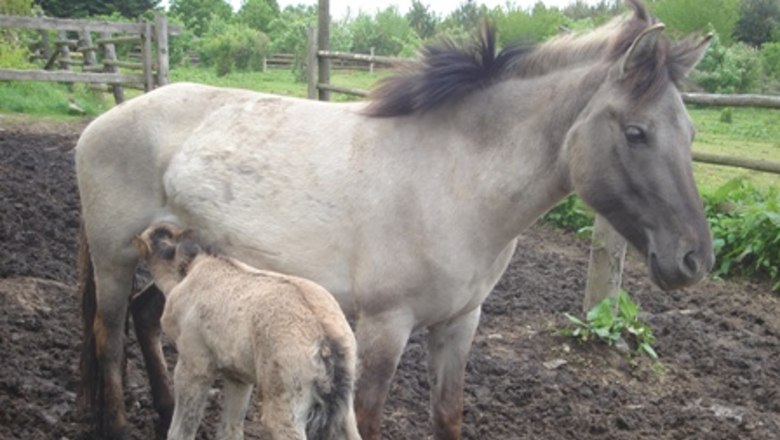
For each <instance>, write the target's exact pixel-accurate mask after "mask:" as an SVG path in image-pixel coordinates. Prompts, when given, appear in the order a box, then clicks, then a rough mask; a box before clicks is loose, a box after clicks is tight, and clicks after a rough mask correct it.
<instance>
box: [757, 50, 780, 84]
mask: <svg viewBox="0 0 780 440" xmlns="http://www.w3.org/2000/svg"><path fill="white" fill-rule="evenodd" d="M761 63H762V66H763V70H764V75H766V76H767V77H769V78H771V79H774V80H780V42H771V43H765V44H764V45H763V46H761Z"/></svg>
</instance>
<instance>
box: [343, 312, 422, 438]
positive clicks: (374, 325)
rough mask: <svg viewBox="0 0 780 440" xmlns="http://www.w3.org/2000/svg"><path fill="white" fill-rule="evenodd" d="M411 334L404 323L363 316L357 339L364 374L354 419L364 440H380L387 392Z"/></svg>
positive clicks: (400, 320)
mask: <svg viewBox="0 0 780 440" xmlns="http://www.w3.org/2000/svg"><path fill="white" fill-rule="evenodd" d="M404 318H405V317H404ZM411 332H412V326H411V324H410V323H409V322H407V321H406V320H405V319H393V318H385V319H382V317H378V316H362V317H361V318H360V319H359V320H358V323H357V329H356V331H355V337H356V339H357V346H358V359H360V366H361V372H360V377H359V378H358V381H357V387H356V390H355V415H356V417H357V422H358V429H359V431H360V435H361V437H362V438H363V440H379V434H380V427H381V422H382V410H383V409H384V406H385V400H386V399H387V391H388V390H389V389H390V383H391V382H392V380H393V375H394V374H395V369H396V367H397V366H398V361H399V360H400V359H401V354H403V351H404V347H405V346H406V342H407V340H408V339H409V335H410V334H411Z"/></svg>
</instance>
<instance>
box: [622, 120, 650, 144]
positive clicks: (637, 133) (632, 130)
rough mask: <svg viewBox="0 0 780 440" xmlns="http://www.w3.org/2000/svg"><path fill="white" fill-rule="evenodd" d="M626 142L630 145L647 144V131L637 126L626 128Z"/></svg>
mask: <svg viewBox="0 0 780 440" xmlns="http://www.w3.org/2000/svg"><path fill="white" fill-rule="evenodd" d="M626 140H627V141H628V143H630V144H643V143H645V142H647V136H646V135H645V131H644V130H643V129H642V128H640V127H637V126H636V125H629V126H628V127H626Z"/></svg>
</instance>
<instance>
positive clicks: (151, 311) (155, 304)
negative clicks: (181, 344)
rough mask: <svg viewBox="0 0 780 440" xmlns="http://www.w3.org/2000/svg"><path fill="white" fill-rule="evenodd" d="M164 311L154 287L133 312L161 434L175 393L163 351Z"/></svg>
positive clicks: (136, 299)
mask: <svg viewBox="0 0 780 440" xmlns="http://www.w3.org/2000/svg"><path fill="white" fill-rule="evenodd" d="M164 308H165V295H163V293H162V292H161V291H160V289H158V288H157V286H155V285H154V284H150V285H149V286H147V287H146V288H145V289H144V290H143V291H142V292H140V293H139V294H138V295H136V296H135V297H134V298H133V301H132V303H130V312H131V313H132V315H133V324H134V325H135V334H136V336H137V337H138V343H139V344H140V345H141V353H143V356H144V363H145V364H146V372H147V373H148V375H149V383H150V384H151V387H152V400H153V402H154V409H156V410H157V413H158V414H159V415H160V424H159V429H160V432H162V433H165V432H167V431H168V427H169V426H170V423H171V416H172V415H173V394H172V392H171V386H170V383H169V380H168V367H167V365H166V363H165V358H164V357H163V352H162V343H161V341H160V335H161V334H162V330H161V327H160V317H161V316H162V313H163V309H164Z"/></svg>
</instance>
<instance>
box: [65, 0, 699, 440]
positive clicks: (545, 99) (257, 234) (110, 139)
mask: <svg viewBox="0 0 780 440" xmlns="http://www.w3.org/2000/svg"><path fill="white" fill-rule="evenodd" d="M630 5H631V7H632V8H633V14H632V15H631V16H627V17H624V18H622V19H620V20H617V21H615V22H613V23H611V24H609V25H607V26H605V27H603V28H600V29H598V30H596V31H594V32H592V33H590V34H585V35H580V36H577V35H569V36H563V37H560V38H557V39H554V40H552V41H551V42H548V43H545V44H542V45H539V46H535V47H524V48H523V47H516V48H508V49H505V50H503V51H501V52H500V53H498V54H496V52H495V50H494V35H493V32H492V31H491V30H490V29H485V31H484V32H483V33H482V35H481V37H480V38H478V39H477V42H476V43H475V44H474V45H473V47H467V48H460V47H456V46H455V45H453V44H444V45H440V46H436V47H429V48H427V49H426V50H424V52H423V55H422V59H421V61H420V62H419V64H418V65H416V66H413V67H412V68H410V69H409V70H407V71H405V72H404V73H402V74H400V75H399V76H396V77H392V78H390V79H389V80H387V81H385V82H384V83H383V84H382V85H380V87H379V88H378V89H377V90H376V91H375V93H374V95H373V98H372V99H371V100H370V101H369V103H368V104H367V105H366V104H332V103H323V102H315V101H307V100H300V99H293V98H284V97H278V96H270V95H263V94H258V93H253V92H248V91H243V90H228V89H218V88H212V87H206V86H200V85H194V84H176V85H172V86H168V87H164V88H161V89H158V90H156V91H154V92H152V93H148V94H146V95H144V96H141V97H139V98H136V99H134V100H132V101H130V102H127V103H125V104H122V105H121V106H118V107H117V108H116V109H114V110H111V111H109V112H107V113H106V114H105V115H103V116H101V117H100V118H98V119H97V120H95V121H94V122H93V123H92V124H91V125H90V126H89V127H88V128H87V129H86V130H85V132H84V134H83V135H82V137H81V139H80V140H79V143H78V147H77V171H78V182H79V189H80V193H81V200H82V204H83V221H84V239H85V240H86V242H85V246H84V248H83V249H84V250H85V252H83V253H82V255H83V257H84V258H83V259H82V261H83V263H84V266H83V268H84V269H83V272H82V273H83V274H84V277H83V283H82V285H83V302H84V330H85V343H84V351H83V355H82V367H83V373H82V374H83V384H84V390H83V394H82V395H83V396H84V397H85V398H86V400H87V401H88V402H90V403H92V404H93V405H96V407H97V408H98V409H99V410H100V420H101V421H102V426H103V429H104V431H105V432H106V433H107V434H108V435H110V436H112V437H117V438H121V437H122V436H124V435H125V434H126V430H127V426H126V425H127V422H126V420H125V417H124V407H123V403H122V402H123V400H122V397H123V389H122V372H121V366H122V363H123V356H124V340H123V335H124V333H123V329H124V325H125V320H126V314H127V311H128V305H129V303H130V301H129V298H130V296H131V287H130V286H131V284H132V280H133V273H134V271H135V268H136V263H137V257H136V253H135V251H134V249H133V247H132V244H131V243H132V238H133V236H134V235H136V234H138V233H140V232H141V231H143V230H144V228H146V227H147V226H148V225H149V224H150V223H153V222H157V221H168V222H175V223H179V224H182V225H185V226H187V227H189V228H192V229H194V230H196V231H198V233H199V239H200V240H202V241H205V242H213V243H216V244H217V245H218V246H219V247H221V248H222V249H223V250H224V251H225V252H227V253H229V254H232V255H234V256H236V257H237V258H239V259H241V260H244V261H246V262H248V263H250V264H252V265H253V266H256V267H261V268H266V269H270V270H275V271H279V272H282V273H289V274H292V275H296V276H300V277H304V278H309V279H311V280H314V281H315V282H317V283H319V284H321V285H323V286H325V287H326V288H327V289H328V290H329V291H330V292H332V293H333V295H334V296H335V297H336V299H337V301H338V302H339V304H340V305H341V307H342V308H343V309H344V311H345V312H347V314H350V315H353V316H356V317H357V318H358V320H357V326H356V336H357V340H358V347H359V357H360V360H361V364H362V373H361V376H360V379H359V381H358V385H357V395H356V400H355V405H356V413H357V417H358V420H359V426H360V432H361V434H362V436H363V438H364V439H365V440H375V439H377V438H379V428H380V415H381V412H382V408H383V405H384V402H385V397H386V394H387V391H388V388H389V385H390V382H391V379H392V377H393V374H394V372H395V368H396V366H397V363H398V361H399V358H400V356H401V353H402V351H403V349H404V346H405V344H406V342H407V339H408V338H409V335H410V334H411V333H412V332H414V331H416V330H419V329H427V330H428V335H427V338H428V344H427V347H428V351H429V360H428V363H429V365H428V366H429V369H430V375H431V381H432V385H431V400H432V418H433V432H434V438H436V439H439V440H442V439H457V438H459V437H460V425H461V419H462V405H463V404H462V388H463V377H464V369H465V364H466V359H467V356H468V353H469V348H470V345H471V341H472V338H473V336H474V332H475V330H476V327H477V323H478V321H479V316H480V305H481V303H482V301H483V300H484V299H485V297H486V296H487V295H488V293H489V292H490V291H491V289H492V287H493V286H494V285H495V283H496V282H497V281H498V279H499V277H500V276H501V274H502V273H503V272H504V270H505V268H506V267H507V264H508V263H509V260H510V257H511V255H512V253H513V252H514V250H515V243H516V237H517V236H518V235H519V234H520V233H521V232H522V231H523V230H524V229H525V228H526V227H528V226H529V225H530V224H531V223H532V222H533V221H534V220H535V219H536V218H538V217H539V216H540V215H541V214H543V213H544V212H545V211H547V210H548V209H549V208H551V207H552V206H553V205H555V204H556V203H557V202H558V201H560V200H561V199H562V198H563V197H565V196H566V195H567V194H570V193H572V192H575V193H577V194H579V195H580V196H581V197H582V198H583V199H584V200H585V201H586V202H587V203H589V204H590V205H591V206H592V207H593V208H595V210H596V211H597V212H598V213H600V214H601V215H603V216H604V217H606V218H607V219H608V220H609V222H610V223H611V224H612V225H613V226H614V227H615V228H616V229H617V230H618V231H620V233H621V234H622V235H624V236H625V237H626V238H627V239H628V240H629V241H630V242H631V243H632V244H633V245H634V246H635V247H636V248H637V249H638V250H639V251H641V252H642V253H643V254H644V255H645V256H646V259H647V265H648V267H649V272H650V276H651V277H652V279H653V280H654V282H655V283H656V284H657V285H658V286H660V287H661V288H662V289H675V288H679V287H682V286H686V285H689V284H691V283H694V282H696V281H698V280H699V279H701V278H702V277H703V276H704V274H705V273H706V272H707V271H708V270H709V269H710V268H711V267H712V264H713V254H712V245H711V238H710V233H709V229H708V227H707V223H706V220H705V217H704V214H703V210H702V203H701V200H700V198H699V196H698V193H697V190H696V186H695V183H694V181H693V178H692V172H691V152H690V145H691V142H692V139H693V136H694V129H693V126H692V124H691V121H690V119H689V117H688V114H687V112H686V110H685V107H684V105H683V102H682V99H681V98H680V94H679V91H678V88H677V86H678V84H679V83H680V82H681V81H683V80H684V78H685V77H686V76H687V74H688V73H689V72H690V70H691V69H692V68H693V67H694V66H695V64H696V63H697V62H698V60H699V59H700V58H701V56H702V54H703V53H704V51H705V50H706V47H707V45H708V41H709V39H708V38H701V39H688V40H685V41H682V42H679V43H672V42H670V41H668V40H667V39H666V38H664V37H663V36H662V35H661V33H662V30H663V26H662V25H660V24H658V23H656V22H655V21H654V20H653V18H652V17H651V16H650V15H649V13H648V11H647V9H646V8H645V6H644V5H643V4H642V3H641V2H640V1H639V0H631V1H630ZM86 243H88V246H87V245H86ZM89 251H91V254H90V252H89ZM90 256H91V258H90ZM160 303H161V300H160V295H159V291H157V290H156V289H155V288H153V287H151V288H149V289H147V290H146V291H145V292H143V293H141V294H139V295H138V296H137V297H136V299H135V300H134V301H133V302H132V304H131V305H130V309H131V311H132V313H133V316H134V322H135V325H136V331H137V333H138V335H139V340H140V342H141V346H142V349H143V352H144V356H145V358H146V363H147V369H148V371H149V373H150V380H151V383H152V391H153V395H154V401H155V405H156V407H157V409H158V411H160V413H161V416H162V420H163V421H166V420H167V419H168V417H169V415H170V410H171V404H172V400H171V396H170V391H169V389H168V386H167V382H166V376H165V364H164V363H163V361H162V356H161V351H160V341H159V323H158V322H157V321H158V318H159V311H160V310H161V307H160Z"/></svg>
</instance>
